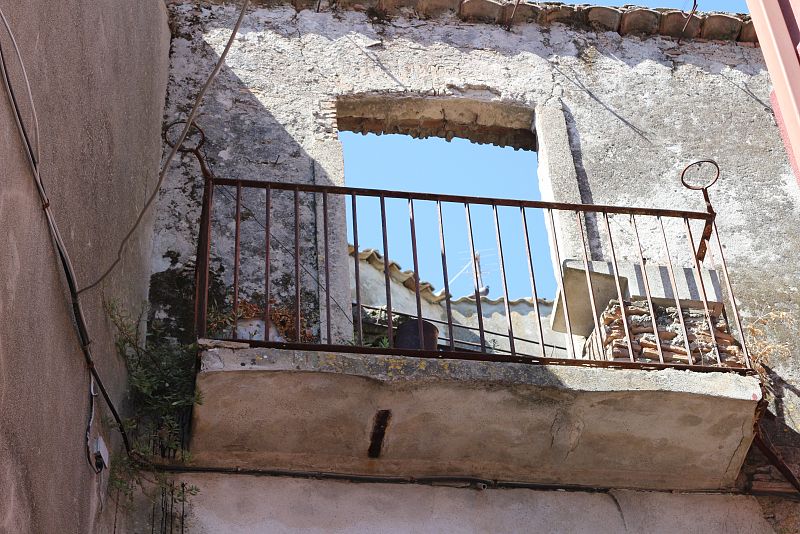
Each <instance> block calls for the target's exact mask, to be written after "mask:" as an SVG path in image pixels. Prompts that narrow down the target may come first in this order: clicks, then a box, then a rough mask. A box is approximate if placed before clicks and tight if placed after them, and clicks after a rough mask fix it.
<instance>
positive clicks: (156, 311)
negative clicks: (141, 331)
mask: <svg viewBox="0 0 800 534" xmlns="http://www.w3.org/2000/svg"><path fill="white" fill-rule="evenodd" d="M176 38H184V39H193V36H190V35H173V39H176ZM193 44H194V45H196V48H197V49H196V51H195V52H193V53H192V55H191V59H193V60H194V62H192V63H190V64H188V65H181V66H178V65H177V64H176V63H178V62H176V61H175V57H176V56H175V54H177V53H178V52H176V51H175V50H176V47H175V45H173V58H172V59H173V62H172V82H171V84H170V87H169V94H168V97H167V117H168V120H167V121H166V123H167V124H170V123H172V121H173V120H176V119H179V118H180V117H183V116H184V113H183V112H184V111H185V110H186V108H187V107H188V105H189V104H190V103H191V101H192V99H193V98H194V95H195V90H196V89H195V88H196V87H197V86H198V85H199V83H201V82H202V81H204V79H203V76H205V70H204V69H203V68H202V66H205V65H206V64H209V65H210V64H213V63H214V62H216V61H217V60H218V55H217V54H216V53H215V52H214V51H213V50H212V49H211V47H210V46H208V45H207V44H206V43H205V42H202V36H201V35H196V36H194V41H193ZM180 59H181V60H185V59H186V57H185V56H183V57H181V58H180ZM196 124H198V126H200V128H202V130H203V132H204V133H205V138H206V140H205V143H204V144H203V146H202V147H201V153H202V154H203V158H204V159H205V162H206V164H207V166H208V168H209V169H210V171H211V172H212V173H213V175H214V176H215V177H216V178H227V179H246V180H263V181H273V182H286V183H304V184H321V185H332V184H333V182H332V180H331V179H330V178H329V176H328V175H327V173H326V172H325V170H324V169H323V167H322V165H320V164H319V163H318V162H317V161H315V160H314V158H312V157H311V156H310V155H309V154H308V153H307V152H306V150H305V149H304V148H303V147H302V146H301V145H300V144H299V143H298V142H297V141H296V139H295V135H296V134H293V133H291V132H289V131H287V129H286V127H285V126H284V125H283V124H281V122H280V121H279V120H278V119H276V117H275V116H274V115H273V114H272V113H271V112H270V111H269V110H267V109H266V108H265V107H264V105H263V104H262V103H261V102H260V101H259V99H258V98H257V96H256V95H255V94H254V93H253V91H252V90H251V88H250V87H248V85H247V84H246V83H245V82H244V81H242V80H241V79H239V78H238V77H237V76H236V75H235V74H234V73H233V71H232V70H231V69H230V68H229V67H228V66H227V65H226V66H224V67H223V68H222V70H221V71H220V74H219V76H218V78H217V80H216V81H215V83H214V85H213V87H212V88H211V90H210V91H209V93H208V95H207V96H206V98H205V100H204V102H203V105H202V106H201V111H200V114H199V116H198V118H197V119H196ZM331 142H337V143H338V141H337V140H336V138H335V133H333V134H332V140H331ZM203 182H204V181H203V175H202V172H201V167H200V165H199V163H198V161H197V160H196V158H195V157H194V156H192V155H190V154H183V155H182V157H181V159H180V163H179V164H178V165H175V166H174V168H173V169H172V170H171V172H170V173H169V175H168V179H167V181H166V183H165V185H164V189H163V191H162V193H161V196H160V198H159V205H158V209H157V215H156V216H157V221H156V234H155V240H154V241H155V243H154V251H153V264H154V268H153V271H154V273H153V274H152V276H151V282H150V313H149V322H150V327H151V330H153V329H155V330H159V331H161V332H162V333H165V334H167V335H169V336H171V337H175V338H177V339H180V340H182V341H185V342H192V341H194V327H193V320H194V297H195V288H194V266H195V260H196V254H197V238H198V232H199V228H200V215H201V205H202V201H203V193H204V183H203ZM299 200H300V202H299V203H300V212H299V226H300V243H301V247H300V256H301V260H302V268H301V284H300V285H301V288H302V289H301V302H302V303H303V310H302V311H303V317H304V318H305V321H304V322H305V323H307V327H308V328H309V329H313V325H314V324H318V323H319V314H320V310H319V302H320V292H321V291H323V289H322V288H321V287H320V281H319V279H320V275H319V273H320V269H319V268H318V265H319V262H320V261H321V255H320V250H319V243H318V241H319V239H318V236H319V235H320V234H319V232H320V230H321V229H320V228H318V226H321V220H320V219H319V214H318V211H321V209H319V206H318V204H319V198H318V197H317V196H315V195H314V194H310V193H302V194H301V195H300V198H299ZM271 203H272V211H271V213H272V218H271V222H272V225H271V232H270V233H271V238H272V239H271V247H270V253H271V256H272V259H271V262H270V263H271V276H270V280H271V291H270V294H271V303H272V305H273V306H274V308H275V309H276V310H278V309H280V308H288V307H290V306H293V303H294V291H295V287H294V273H293V271H292V270H291V268H290V267H292V266H293V265H294V262H295V260H294V243H295V237H294V228H293V224H291V221H292V219H293V217H294V202H293V194H292V192H290V191H274V192H273V193H272V199H271ZM240 209H241V212H240V213H241V228H240V242H239V246H240V247H241V253H240V255H241V258H242V259H243V261H242V264H241V266H240V279H239V287H240V295H239V299H240V301H239V304H240V307H241V309H242V310H244V313H245V314H247V313H255V310H256V309H258V308H261V309H263V306H264V302H265V284H264V278H265V270H264V264H265V261H264V258H265V243H266V241H265V234H266V225H267V220H266V196H265V192H264V190H262V189H247V188H245V189H243V190H242V197H241V208H240ZM235 212H236V188H235V187H233V186H217V187H216V188H215V191H214V202H213V209H212V217H213V221H214V222H213V225H212V246H211V272H212V276H211V286H210V300H211V307H212V309H213V310H212V311H213V313H212V317H211V318H210V319H211V320H214V321H218V322H219V323H220V324H224V323H225V322H226V321H229V320H230V314H231V303H232V299H233V289H232V287H233V271H234V256H235V254H234V252H235V247H236V240H235V223H234V221H235V218H236V217H235V215H236V213H235ZM341 212H342V215H341V218H342V219H343V218H344V210H343V209H342V210H341ZM276 223H277V224H276ZM331 247H332V249H334V250H337V251H338V252H337V254H340V255H341V256H342V257H343V258H346V253H347V249H346V242H345V238H341V239H338V240H337V239H333V240H332V242H331ZM246 259H250V260H252V261H246ZM344 261H345V262H346V259H345V260H344ZM344 269H345V271H344V272H345V273H346V263H345V265H344ZM345 276H346V275H345ZM334 298H336V299H338V300H337V302H338V301H339V300H342V299H341V296H340V295H336V296H335V297H334ZM341 305H342V306H341V308H343V309H344V310H348V309H349V303H348V302H347V300H346V299H345V300H343V301H342V302H341ZM344 305H348V306H346V307H345V306H344ZM334 313H337V312H336V311H334ZM338 313H340V314H344V315H345V316H346V320H348V321H350V323H352V319H351V318H350V316H349V315H350V314H349V312H347V313H345V312H343V311H338ZM312 335H314V336H317V335H318V331H314V332H313V333H312Z"/></svg>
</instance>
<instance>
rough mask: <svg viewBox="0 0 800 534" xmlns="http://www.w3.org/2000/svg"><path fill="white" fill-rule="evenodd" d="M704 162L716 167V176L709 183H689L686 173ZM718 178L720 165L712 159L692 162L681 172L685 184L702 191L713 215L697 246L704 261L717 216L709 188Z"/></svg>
mask: <svg viewBox="0 0 800 534" xmlns="http://www.w3.org/2000/svg"><path fill="white" fill-rule="evenodd" d="M704 163H708V164H710V165H712V166H713V167H714V169H715V171H716V174H715V176H714V178H712V179H711V180H710V181H709V182H708V183H703V184H702V185H696V184H691V183H689V182H688V181H687V180H686V173H687V172H688V171H689V169H691V168H693V167H697V168H698V169H700V167H702V166H703V164H704ZM717 180H719V165H718V164H717V162H716V161H714V160H712V159H701V160H699V161H695V162H694V163H690V164H689V165H687V166H686V167H685V168H684V169H683V171H682V172H681V183H682V184H683V186H684V187H685V188H687V189H691V190H693V191H702V192H703V199H705V201H706V211H707V212H708V213H709V214H710V215H712V218H711V219H709V220H706V225H705V227H704V228H703V234H702V235H701V236H700V243H699V244H698V246H697V261H703V260H704V259H705V257H706V251H707V250H708V242H709V240H710V239H711V234H712V233H713V231H714V219H715V218H716V215H717V212H715V211H714V206H712V205H711V198H710V197H709V196H708V188H709V187H711V186H712V185H714V184H715V183H717Z"/></svg>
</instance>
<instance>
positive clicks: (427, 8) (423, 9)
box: [417, 0, 460, 17]
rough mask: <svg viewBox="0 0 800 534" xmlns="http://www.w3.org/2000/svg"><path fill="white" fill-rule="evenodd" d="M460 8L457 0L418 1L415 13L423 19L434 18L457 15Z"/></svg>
mask: <svg viewBox="0 0 800 534" xmlns="http://www.w3.org/2000/svg"><path fill="white" fill-rule="evenodd" d="M459 7H460V1H459V0H419V1H418V2H417V12H418V13H419V14H420V15H422V16H423V17H436V16H439V15H442V14H444V13H448V12H453V13H457V12H458V10H459Z"/></svg>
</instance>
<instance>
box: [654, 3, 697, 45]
mask: <svg viewBox="0 0 800 534" xmlns="http://www.w3.org/2000/svg"><path fill="white" fill-rule="evenodd" d="M688 15H689V14H688V13H684V12H683V11H678V10H675V11H666V12H664V13H662V14H661V26H660V27H659V29H658V33H660V34H661V35H666V36H668V37H675V38H677V39H695V38H697V37H699V36H700V28H701V27H702V25H703V19H702V18H701V17H699V16H697V15H692V18H691V19H689V24H686V21H687V19H688ZM684 27H685V28H686V29H685V30H684Z"/></svg>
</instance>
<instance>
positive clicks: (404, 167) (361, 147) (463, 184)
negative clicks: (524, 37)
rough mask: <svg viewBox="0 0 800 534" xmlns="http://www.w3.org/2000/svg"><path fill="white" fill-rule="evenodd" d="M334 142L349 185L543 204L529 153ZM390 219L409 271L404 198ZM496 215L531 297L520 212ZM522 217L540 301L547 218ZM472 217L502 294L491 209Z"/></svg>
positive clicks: (369, 225) (468, 285)
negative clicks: (341, 155)
mask: <svg viewBox="0 0 800 534" xmlns="http://www.w3.org/2000/svg"><path fill="white" fill-rule="evenodd" d="M591 3H592V4H594V5H608V6H614V5H620V4H621V2H618V1H616V2H615V1H603V0H593V1H592V2H591ZM639 4H640V5H646V6H650V7H673V8H677V9H683V10H686V11H688V10H690V9H691V7H692V0H660V1H657V2H640V3H639ZM698 9H699V10H700V11H728V12H738V13H746V12H748V9H747V3H746V2H745V1H744V0H733V1H730V0H726V1H721V0H714V1H711V0H700V1H699V2H698ZM339 136H340V138H341V140H342V144H343V146H344V154H345V180H346V184H347V185H349V186H353V187H367V188H375V189H396V190H401V191H414V192H426V193H444V194H457V195H468V196H478V197H499V198H518V199H528V200H538V199H540V198H541V197H540V195H539V188H538V181H537V177H536V167H537V159H536V153H534V152H528V151H522V150H519V151H514V150H513V149H511V148H500V147H496V146H492V145H477V144H473V143H470V142H469V141H466V140H463V139H454V140H453V141H451V142H449V143H448V142H447V141H445V140H444V139H438V138H432V139H425V140H418V139H412V138H410V137H407V136H402V135H382V136H377V135H373V134H369V135H366V136H363V135H360V134H354V133H351V132H341V133H340V134H339ZM435 209H436V207H435V204H433V203H428V202H418V203H416V204H415V212H416V219H417V223H416V224H417V241H418V243H417V245H418V249H419V258H420V275H421V278H422V279H423V280H427V281H429V282H431V283H433V284H434V285H435V286H436V288H437V289H438V288H441V287H442V284H443V279H442V268H441V257H440V246H439V235H438V224H437V218H436V211H435ZM358 210H359V240H360V245H361V247H362V248H376V249H378V250H381V249H382V248H383V247H382V235H381V227H380V209H379V204H378V201H377V200H371V199H364V200H363V201H360V203H359V205H358ZM443 212H444V219H445V240H446V242H447V263H448V270H449V273H448V274H449V278H450V279H451V280H452V283H451V293H452V294H453V295H454V296H456V297H458V296H463V295H466V294H470V293H471V292H472V291H473V281H472V271H471V268H470V267H467V268H466V269H465V270H463V272H461V274H460V275H459V272H460V271H462V269H463V268H464V267H466V266H468V265H469V263H470V261H471V256H470V253H469V241H468V237H467V230H466V217H465V213H464V207H463V205H447V204H445V205H444V206H443ZM387 214H388V227H389V230H388V234H389V256H390V257H391V258H392V259H393V260H394V261H397V262H398V263H400V265H402V266H403V267H404V268H406V269H411V268H412V267H413V261H412V253H411V238H410V229H409V223H408V204H407V203H406V202H405V201H401V200H388V201H387ZM499 216H500V223H501V227H502V229H503V234H502V237H503V252H504V254H505V264H506V274H507V280H508V284H509V294H510V296H511V297H512V298H518V297H526V296H530V295H531V287H530V281H529V276H528V267H527V256H526V254H525V248H524V239H523V233H522V228H521V226H522V225H521V218H520V214H519V211H518V210H516V209H501V210H500V213H499ZM527 216H528V226H529V236H530V239H531V243H532V248H533V256H534V268H535V271H536V280H537V286H538V287H537V289H538V291H539V296H540V297H547V298H552V297H553V296H554V294H555V288H556V283H555V278H554V275H553V268H552V263H551V260H550V252H549V247H548V244H547V234H546V230H545V226H544V217H543V214H542V213H541V212H540V211H538V210H530V211H529V212H528V213H527ZM472 218H473V231H474V236H475V247H476V250H477V251H478V252H479V254H480V255H481V270H482V272H483V278H484V280H483V282H484V285H488V286H489V288H490V293H489V295H490V296H492V297H498V296H501V295H502V282H501V279H500V267H499V256H498V252H497V250H498V249H497V242H496V238H495V228H494V219H493V215H492V212H491V209H489V208H486V207H476V208H475V209H474V210H473V213H472ZM348 225H349V226H350V231H349V238H350V242H351V243H352V239H353V236H352V214H351V213H350V209H349V207H348Z"/></svg>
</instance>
